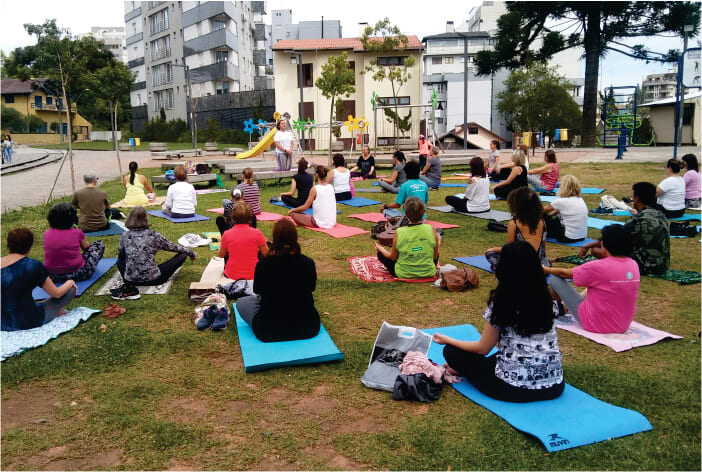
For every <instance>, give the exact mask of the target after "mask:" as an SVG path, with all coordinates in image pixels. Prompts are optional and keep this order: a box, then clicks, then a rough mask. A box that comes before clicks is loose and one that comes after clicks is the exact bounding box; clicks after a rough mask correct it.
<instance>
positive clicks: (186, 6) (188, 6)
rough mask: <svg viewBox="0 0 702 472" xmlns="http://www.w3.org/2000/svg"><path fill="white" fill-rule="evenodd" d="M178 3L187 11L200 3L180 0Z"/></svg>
mask: <svg viewBox="0 0 702 472" xmlns="http://www.w3.org/2000/svg"><path fill="white" fill-rule="evenodd" d="M180 4H181V5H182V7H183V11H188V10H192V9H193V8H195V7H197V6H198V5H199V4H200V2H180Z"/></svg>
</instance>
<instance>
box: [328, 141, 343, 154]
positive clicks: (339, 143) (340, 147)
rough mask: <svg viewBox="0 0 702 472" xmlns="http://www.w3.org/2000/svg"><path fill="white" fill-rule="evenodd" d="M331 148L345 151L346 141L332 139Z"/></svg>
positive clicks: (333, 150) (334, 150)
mask: <svg viewBox="0 0 702 472" xmlns="http://www.w3.org/2000/svg"><path fill="white" fill-rule="evenodd" d="M331 150H332V152H344V142H343V141H332V144H331Z"/></svg>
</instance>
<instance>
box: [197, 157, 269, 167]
mask: <svg viewBox="0 0 702 472" xmlns="http://www.w3.org/2000/svg"><path fill="white" fill-rule="evenodd" d="M247 162H249V163H250V162H253V163H254V164H255V163H261V162H264V160H263V158H262V157H252V158H251V159H208V160H206V161H205V164H208V165H210V166H214V167H219V168H220V169H221V168H224V167H225V166H227V165H230V164H231V165H237V164H245V163H247Z"/></svg>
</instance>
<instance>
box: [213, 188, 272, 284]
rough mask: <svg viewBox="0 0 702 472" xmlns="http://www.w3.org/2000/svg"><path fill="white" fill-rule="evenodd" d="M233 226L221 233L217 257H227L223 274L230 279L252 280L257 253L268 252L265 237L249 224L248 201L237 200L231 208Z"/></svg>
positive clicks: (263, 254)
mask: <svg viewBox="0 0 702 472" xmlns="http://www.w3.org/2000/svg"><path fill="white" fill-rule="evenodd" d="M232 220H233V221H234V226H233V227H232V229H228V230H227V231H225V232H224V234H223V235H222V242H221V243H220V246H219V257H225V258H226V259H227V261H226V264H225V266H224V275H225V276H226V277H228V278H230V279H232V280H239V279H244V280H253V278H254V271H255V270H256V264H257V263H258V253H259V252H260V253H261V255H262V256H263V257H265V256H266V254H268V245H267V244H266V238H265V237H264V236H263V233H261V231H260V230H258V229H256V228H252V227H251V226H249V221H250V220H251V207H250V206H249V204H248V203H246V202H243V201H238V202H236V203H235V204H234V207H233V208H232Z"/></svg>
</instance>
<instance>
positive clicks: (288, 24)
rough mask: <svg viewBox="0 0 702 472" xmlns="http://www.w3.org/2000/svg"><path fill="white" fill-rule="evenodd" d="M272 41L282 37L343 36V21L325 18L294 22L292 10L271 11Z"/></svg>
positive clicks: (314, 37)
mask: <svg viewBox="0 0 702 472" xmlns="http://www.w3.org/2000/svg"><path fill="white" fill-rule="evenodd" d="M271 19H272V21H271V23H272V24H271V42H272V43H273V45H275V43H277V42H278V41H280V40H282V39H324V38H326V39H329V38H341V22H340V21H339V20H325V19H324V17H321V18H320V19H319V20H314V21H301V22H300V23H299V24H295V23H293V22H292V10H273V11H272V12H271Z"/></svg>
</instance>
